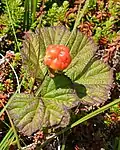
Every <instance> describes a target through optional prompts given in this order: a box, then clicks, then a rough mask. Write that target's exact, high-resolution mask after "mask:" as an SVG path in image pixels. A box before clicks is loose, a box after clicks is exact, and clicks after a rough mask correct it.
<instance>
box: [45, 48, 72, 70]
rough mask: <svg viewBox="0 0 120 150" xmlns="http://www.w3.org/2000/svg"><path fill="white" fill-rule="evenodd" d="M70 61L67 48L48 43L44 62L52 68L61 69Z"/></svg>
mask: <svg viewBox="0 0 120 150" xmlns="http://www.w3.org/2000/svg"><path fill="white" fill-rule="evenodd" d="M70 62H71V56H70V53H69V48H68V47H66V46H64V45H49V46H48V47H47V49H46V55H45V57H44V63H45V65H47V66H48V67H49V68H51V69H53V70H57V71H58V70H59V71H62V70H64V69H66V68H67V67H68V65H69V64H70Z"/></svg>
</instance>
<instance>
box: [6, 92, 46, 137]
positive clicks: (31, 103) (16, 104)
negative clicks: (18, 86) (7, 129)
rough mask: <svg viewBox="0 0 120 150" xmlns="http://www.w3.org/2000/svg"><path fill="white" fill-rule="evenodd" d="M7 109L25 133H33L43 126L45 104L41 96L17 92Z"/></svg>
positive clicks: (17, 125)
mask: <svg viewBox="0 0 120 150" xmlns="http://www.w3.org/2000/svg"><path fill="white" fill-rule="evenodd" d="M7 109H8V110H9V114H10V116H11V117H12V119H13V121H14V124H15V125H16V127H17V128H19V130H20V131H21V132H23V133H24V134H26V135H31V134H32V133H33V132H35V131H36V130H38V129H40V128H41V125H42V121H43V117H44V104H43V102H42V100H41V99H40V98H38V97H34V96H32V95H29V94H22V93H21V94H16V95H15V97H13V99H12V102H11V103H10V105H9V106H8V108H7Z"/></svg>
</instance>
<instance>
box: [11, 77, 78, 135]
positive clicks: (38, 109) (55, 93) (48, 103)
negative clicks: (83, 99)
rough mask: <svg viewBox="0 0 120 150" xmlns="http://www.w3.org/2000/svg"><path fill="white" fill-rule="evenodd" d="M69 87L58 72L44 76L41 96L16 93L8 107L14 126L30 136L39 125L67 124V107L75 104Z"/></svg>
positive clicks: (65, 78) (67, 82) (68, 115)
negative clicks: (56, 74) (54, 74)
mask: <svg viewBox="0 0 120 150" xmlns="http://www.w3.org/2000/svg"><path fill="white" fill-rule="evenodd" d="M61 80H62V81H63V82H61ZM71 86H72V84H71V81H70V80H69V79H68V78H67V77H65V76H63V75H59V76H56V77H55V78H50V77H46V79H45V80H44V82H43V84H42V87H41V92H40V95H39V96H41V97H34V96H32V95H28V94H17V95H16V96H15V97H13V100H12V102H11V103H10V105H9V106H8V111H9V113H10V116H11V117H12V118H13V121H14V123H15V125H16V127H17V128H19V130H20V131H21V132H23V133H24V134H26V135H31V134H32V133H33V132H35V131H37V130H38V129H41V128H42V127H51V126H61V127H65V126H66V125H68V124H69V120H70V114H69V111H68V110H69V109H70V108H71V107H73V106H76V105H77V103H78V101H77V96H76V95H75V92H74V90H73V89H72V87H71Z"/></svg>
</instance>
